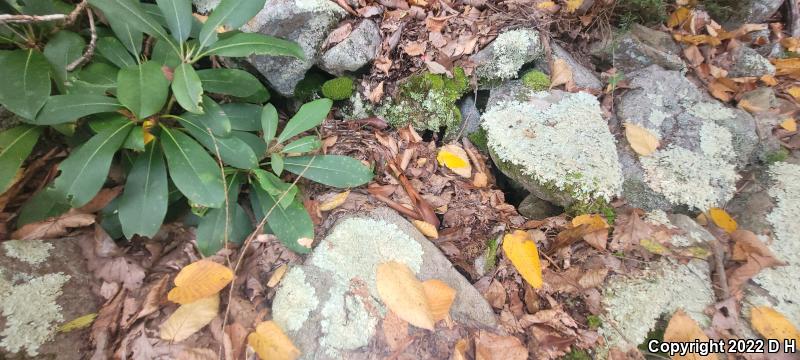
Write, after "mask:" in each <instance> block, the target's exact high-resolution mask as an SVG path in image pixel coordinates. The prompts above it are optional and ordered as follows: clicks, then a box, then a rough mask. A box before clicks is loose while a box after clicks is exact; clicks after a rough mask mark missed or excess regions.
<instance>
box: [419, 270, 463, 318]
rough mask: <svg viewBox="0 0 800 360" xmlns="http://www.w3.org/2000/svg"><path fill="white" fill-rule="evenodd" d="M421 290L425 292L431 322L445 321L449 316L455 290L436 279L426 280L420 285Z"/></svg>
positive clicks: (454, 297)
mask: <svg viewBox="0 0 800 360" xmlns="http://www.w3.org/2000/svg"><path fill="white" fill-rule="evenodd" d="M422 288H423V289H424V290H425V298H426V299H428V307H429V308H430V309H431V314H432V315H433V321H439V320H444V319H446V318H447V316H448V315H449V314H450V306H452V305H453V301H454V300H455V299H456V290H455V289H453V288H451V287H450V286H448V285H447V284H446V283H445V282H444V281H441V280H437V279H431V280H426V281H425V282H423V283H422Z"/></svg>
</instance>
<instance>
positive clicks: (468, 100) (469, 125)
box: [458, 95, 481, 136]
mask: <svg viewBox="0 0 800 360" xmlns="http://www.w3.org/2000/svg"><path fill="white" fill-rule="evenodd" d="M458 110H459V112H461V126H460V128H459V130H458V133H459V134H460V135H461V136H469V135H470V134H473V133H475V132H476V131H478V130H480V128H481V113H480V111H478V107H477V106H476V105H475V97H473V96H472V95H466V96H464V98H463V99H461V100H459V101H458Z"/></svg>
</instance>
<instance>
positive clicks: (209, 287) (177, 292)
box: [167, 260, 233, 304]
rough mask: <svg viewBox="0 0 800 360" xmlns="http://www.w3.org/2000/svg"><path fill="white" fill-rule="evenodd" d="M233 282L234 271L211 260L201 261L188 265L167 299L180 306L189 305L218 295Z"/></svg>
mask: <svg viewBox="0 0 800 360" xmlns="http://www.w3.org/2000/svg"><path fill="white" fill-rule="evenodd" d="M231 280H233V271H231V269H229V268H228V267H227V266H224V265H221V264H218V263H215V262H213V261H211V260H200V261H196V262H193V263H191V264H189V265H186V266H184V267H183V269H181V272H179V273H178V276H176V277H175V288H173V289H172V290H171V291H170V292H169V294H167V299H169V300H170V301H172V302H176V303H178V304H188V303H191V302H194V301H195V300H198V299H202V298H205V297H208V296H211V295H213V294H216V293H218V292H219V291H220V290H222V289H223V288H224V287H225V286H227V285H228V283H230V282H231Z"/></svg>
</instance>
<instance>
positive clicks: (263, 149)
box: [231, 130, 267, 159]
mask: <svg viewBox="0 0 800 360" xmlns="http://www.w3.org/2000/svg"><path fill="white" fill-rule="evenodd" d="M231 137H235V138H237V139H239V140H242V141H244V142H245V143H246V144H247V146H249V147H250V149H253V153H254V154H256V158H258V159H263V158H264V157H266V156H267V144H265V143H264V140H263V139H261V138H260V137H258V135H255V134H253V133H249V132H244V131H235V130H234V131H231Z"/></svg>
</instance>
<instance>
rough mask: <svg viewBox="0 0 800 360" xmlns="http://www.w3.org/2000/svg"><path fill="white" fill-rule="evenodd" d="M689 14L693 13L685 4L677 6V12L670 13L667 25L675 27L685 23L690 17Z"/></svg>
mask: <svg viewBox="0 0 800 360" xmlns="http://www.w3.org/2000/svg"><path fill="white" fill-rule="evenodd" d="M689 14H691V12H690V11H689V9H687V8H685V7H683V6H681V7H679V8H677V9H676V10H675V12H673V13H672V14H670V15H669V19H667V27H671V28H674V27H676V26H678V25H680V24H683V23H684V22H685V21H686V20H687V19H689Z"/></svg>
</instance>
